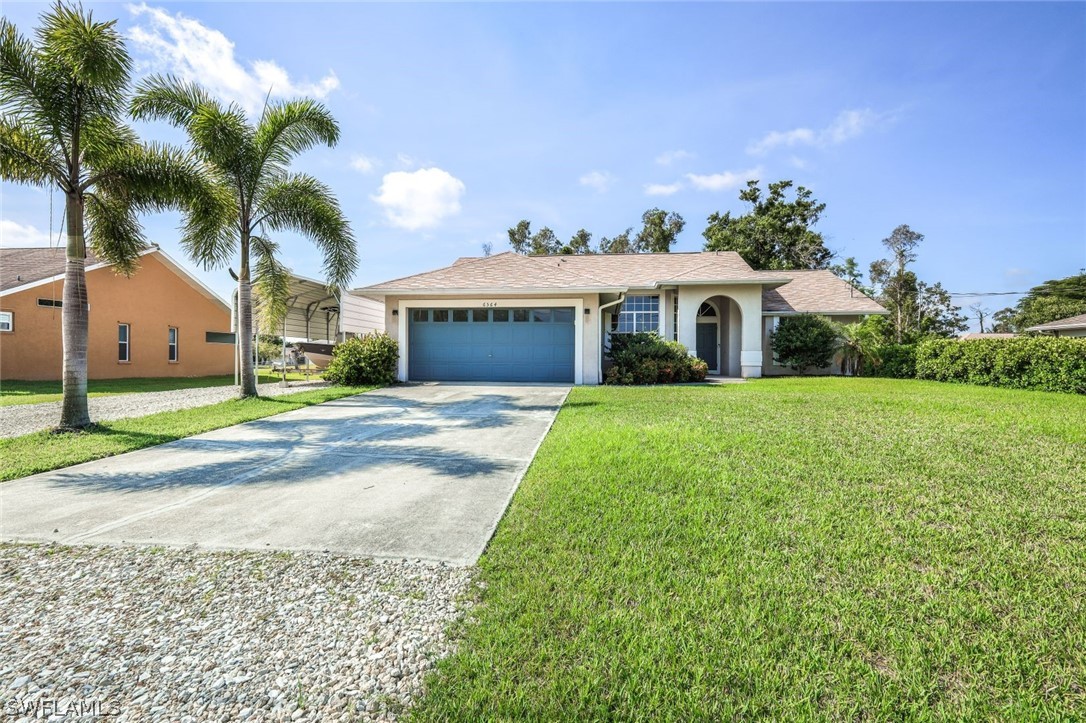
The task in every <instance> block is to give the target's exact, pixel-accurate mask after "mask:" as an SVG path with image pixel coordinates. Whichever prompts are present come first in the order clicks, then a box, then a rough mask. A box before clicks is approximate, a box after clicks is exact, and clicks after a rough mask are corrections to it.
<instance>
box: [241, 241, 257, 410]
mask: <svg viewBox="0 0 1086 723" xmlns="http://www.w3.org/2000/svg"><path fill="white" fill-rule="evenodd" d="M238 334H239V335H240V337H239V339H238V342H239V344H238V345H239V347H240V349H241V398H242V399H244V398H245V397H255V396H256V395H257V391H256V370H255V369H253V287H252V283H251V281H250V278H249V239H248V238H242V240H241V269H240V270H239V273H238Z"/></svg>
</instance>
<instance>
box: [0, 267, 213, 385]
mask: <svg viewBox="0 0 1086 723" xmlns="http://www.w3.org/2000/svg"><path fill="white" fill-rule="evenodd" d="M86 268H87V297H88V302H89V304H90V324H89V326H90V329H89V333H90V337H89V349H88V354H89V356H88V376H89V378H91V379H114V378H119V377H198V376H208V375H213V374H230V373H232V372H233V369H234V341H233V334H231V333H230V306H229V305H228V304H227V303H226V302H225V301H223V300H222V299H221V298H219V296H217V295H216V294H215V293H214V292H213V291H211V289H209V288H208V287H207V286H205V285H204V284H203V283H202V282H200V280H199V279H197V278H196V277H194V276H193V275H192V274H190V273H189V272H188V271H186V270H185V269H184V268H183V267H182V266H180V265H179V264H178V263H177V262H175V261H174V260H173V259H171V258H170V257H169V256H167V255H166V254H165V253H164V252H162V251H161V250H160V249H158V248H150V249H148V250H147V251H145V252H143V254H142V255H141V256H140V259H139V269H138V270H137V271H136V272H135V273H133V274H132V275H131V276H130V277H126V276H124V275H122V274H119V273H117V272H116V271H115V270H114V269H113V267H112V266H110V265H109V264H107V263H102V262H100V261H99V260H98V259H95V258H94V257H90V258H88V259H87V266H86ZM63 286H64V249H62V248H61V249H52V248H4V249H0V379H2V380H14V379H26V380H48V379H60V378H61V368H62V362H63V354H62V351H63V350H62V342H61V326H60V321H61V313H62V305H61V297H62V290H63Z"/></svg>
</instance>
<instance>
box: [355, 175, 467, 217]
mask: <svg viewBox="0 0 1086 723" xmlns="http://www.w3.org/2000/svg"><path fill="white" fill-rule="evenodd" d="M465 190H466V187H465V186H464V182H463V181H461V180H460V179H459V178H456V177H455V176H453V175H452V174H451V173H449V172H448V171H443V170H442V169H440V168H420V169H419V170H417V171H394V172H392V173H387V174H385V177H384V178H383V179H381V188H380V189H378V192H377V195H376V196H372V199H373V201H374V202H376V203H378V204H380V205H381V206H383V207H384V209H385V217H386V218H387V219H388V222H389V223H390V224H392V225H393V226H397V227H399V228H405V229H407V230H408V231H417V230H419V229H422V228H432V227H434V226H436V225H437V224H438V223H440V222H441V220H442V219H444V218H445V217H447V216H453V215H455V214H458V213H460V197H461V196H462V195H463V194H464V191H465Z"/></svg>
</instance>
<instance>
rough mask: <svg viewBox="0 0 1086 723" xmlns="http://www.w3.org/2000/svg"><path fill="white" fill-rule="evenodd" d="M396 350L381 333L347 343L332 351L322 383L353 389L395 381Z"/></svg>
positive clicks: (398, 355)
mask: <svg viewBox="0 0 1086 723" xmlns="http://www.w3.org/2000/svg"><path fill="white" fill-rule="evenodd" d="M399 358H400V354H399V346H398V345H397V344H396V341H395V340H394V339H393V338H392V337H390V336H389V335H388V334H385V333H383V332H382V333H373V334H366V335H365V336H362V337H358V338H355V339H347V340H346V341H344V342H341V343H339V344H336V345H335V347H334V348H333V349H332V361H331V362H330V363H329V364H328V369H327V370H325V372H324V375H323V376H324V379H325V380H327V381H330V382H332V383H333V384H341V385H344V386H350V387H357V386H362V385H368V384H382V385H383V384H391V383H392V382H394V381H396V365H397V363H398V361H399Z"/></svg>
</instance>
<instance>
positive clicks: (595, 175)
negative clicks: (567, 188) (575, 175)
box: [578, 171, 615, 193]
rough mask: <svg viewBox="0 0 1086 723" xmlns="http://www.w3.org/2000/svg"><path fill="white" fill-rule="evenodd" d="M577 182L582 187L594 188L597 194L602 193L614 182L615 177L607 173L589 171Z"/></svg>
mask: <svg viewBox="0 0 1086 723" xmlns="http://www.w3.org/2000/svg"><path fill="white" fill-rule="evenodd" d="M578 180H579V182H580V184H581V185H582V186H588V187H589V188H594V189H596V192H597V193H604V192H605V191H607V189H609V188H610V187H611V184H612V183H614V182H615V177H614V176H612V175H611V174H610V173H608V172H607V171H589V172H588V173H586V174H584V175H583V176H581V177H580V178H579V179H578Z"/></svg>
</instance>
